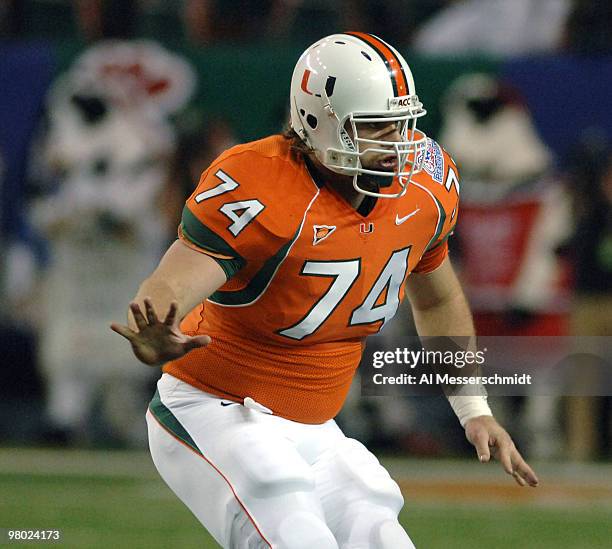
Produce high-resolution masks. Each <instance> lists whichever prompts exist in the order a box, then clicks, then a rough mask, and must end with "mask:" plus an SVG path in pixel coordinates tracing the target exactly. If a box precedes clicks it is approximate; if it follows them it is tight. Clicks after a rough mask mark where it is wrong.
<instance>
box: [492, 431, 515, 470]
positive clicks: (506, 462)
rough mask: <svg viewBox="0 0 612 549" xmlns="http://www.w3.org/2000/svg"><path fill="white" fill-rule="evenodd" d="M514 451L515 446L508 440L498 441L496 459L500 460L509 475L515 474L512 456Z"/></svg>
mask: <svg viewBox="0 0 612 549" xmlns="http://www.w3.org/2000/svg"><path fill="white" fill-rule="evenodd" d="M512 449H513V444H512V443H511V442H510V441H507V440H503V439H502V440H500V441H497V444H496V449H495V457H496V459H498V460H499V462H500V463H501V464H502V467H503V468H504V471H506V473H508V474H509V475H512V474H513V473H514V469H513V468H512V458H511V456H510V454H511V451H512Z"/></svg>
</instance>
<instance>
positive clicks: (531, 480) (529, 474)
mask: <svg viewBox="0 0 612 549" xmlns="http://www.w3.org/2000/svg"><path fill="white" fill-rule="evenodd" d="M512 464H513V466H514V471H515V472H516V473H517V474H518V475H519V476H520V478H521V479H522V480H524V482H526V483H527V484H529V486H533V487H535V486H537V485H538V484H539V483H540V481H539V479H538V476H537V475H536V474H535V472H534V470H533V469H532V468H531V467H530V466H529V464H528V463H527V462H526V461H525V460H524V459H523V457H522V456H521V454H520V453H519V451H518V450H515V453H514V455H513V457H512ZM523 486H524V484H523Z"/></svg>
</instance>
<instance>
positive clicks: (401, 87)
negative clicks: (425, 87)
mask: <svg viewBox="0 0 612 549" xmlns="http://www.w3.org/2000/svg"><path fill="white" fill-rule="evenodd" d="M346 34H348V35H349V36H354V37H356V38H359V39H360V40H363V41H364V42H365V43H366V44H368V45H369V46H370V47H372V48H373V49H374V50H375V51H376V53H378V55H380V57H381V58H382V60H383V61H384V62H385V65H387V68H388V69H389V74H390V76H391V83H392V84H393V91H394V93H395V97H401V96H403V95H408V79H407V78H406V73H405V72H404V67H402V63H401V62H400V60H399V58H398V57H397V55H396V54H395V53H394V52H393V50H392V49H391V48H390V47H389V46H388V45H387V44H386V43H385V42H383V41H382V40H381V39H380V38H377V37H376V36H374V35H373V34H367V33H365V32H347V33H346Z"/></svg>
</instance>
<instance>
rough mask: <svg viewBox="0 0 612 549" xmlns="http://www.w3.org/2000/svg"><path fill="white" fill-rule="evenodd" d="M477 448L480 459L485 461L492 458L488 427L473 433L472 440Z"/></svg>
mask: <svg viewBox="0 0 612 549" xmlns="http://www.w3.org/2000/svg"><path fill="white" fill-rule="evenodd" d="M470 442H471V443H472V444H473V445H474V448H476V455H477V456H478V459H479V460H480V461H481V462H483V463H485V462H487V461H489V460H490V459H491V451H490V450H489V433H488V432H487V430H486V429H479V430H478V431H476V433H475V434H473V435H472V440H471V441H470Z"/></svg>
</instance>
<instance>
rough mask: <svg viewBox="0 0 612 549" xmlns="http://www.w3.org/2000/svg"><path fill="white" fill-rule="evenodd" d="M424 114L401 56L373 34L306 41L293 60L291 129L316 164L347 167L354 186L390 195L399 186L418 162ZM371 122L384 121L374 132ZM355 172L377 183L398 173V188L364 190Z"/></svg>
mask: <svg viewBox="0 0 612 549" xmlns="http://www.w3.org/2000/svg"><path fill="white" fill-rule="evenodd" d="M425 114H426V111H425V109H424V108H423V105H422V104H421V102H420V101H419V99H418V97H417V96H416V94H415V93H414V81H413V79H412V74H411V73H410V69H409V68H408V65H407V64H406V61H405V60H404V59H403V57H401V55H400V54H399V53H397V52H396V51H395V50H394V49H393V48H391V46H388V45H387V44H385V43H384V42H383V41H382V40H380V39H378V38H376V37H374V36H372V35H366V34H363V33H351V34H336V35H331V36H328V37H326V38H324V39H323V40H322V41H319V42H318V43H316V44H315V45H314V46H311V47H310V48H308V49H307V50H306V51H305V52H304V54H302V56H301V57H300V59H299V61H298V63H297V65H296V67H295V70H294V73H293V78H292V82H291V125H292V127H293V129H294V130H295V131H296V133H297V134H298V135H299V136H300V138H301V139H302V140H303V141H304V142H305V143H306V144H307V145H308V146H309V147H310V148H311V149H312V150H313V152H314V154H315V156H316V158H317V159H318V160H319V162H321V164H323V165H324V166H325V167H326V168H328V169H329V170H331V171H333V172H335V173H339V174H342V175H348V176H351V175H352V176H353V187H354V188H355V189H356V190H357V191H359V192H361V193H363V194H366V195H371V196H377V197H385V198H393V197H398V196H402V195H403V194H404V193H405V192H406V189H407V186H408V184H409V183H410V180H411V178H412V177H413V176H414V175H415V174H416V173H418V172H419V171H420V170H421V169H422V161H423V158H424V155H423V154H419V153H421V152H422V150H423V149H424V147H425V142H426V137H425V135H424V134H422V133H421V132H417V130H416V121H417V119H418V118H420V117H422V116H424V115H425ZM393 123H395V124H397V126H396V127H394V128H393V127H392V126H391V124H393ZM376 125H380V127H381V128H387V129H386V130H384V131H382V132H377V131H376ZM376 159H378V160H379V162H374V160H376ZM380 159H386V162H380ZM417 159H418V160H417ZM385 163H386V164H387V165H388V166H392V167H391V168H390V167H387V166H384V165H383V164H385ZM361 175H363V176H364V178H365V179H369V180H373V181H376V182H378V183H379V184H380V186H381V187H386V186H390V185H391V183H392V182H393V181H394V180H395V178H397V181H398V184H399V187H400V189H399V190H398V191H397V192H394V193H379V192H373V191H368V190H366V189H364V188H363V187H361V186H360V176H361ZM383 182H384V183H383Z"/></svg>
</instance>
